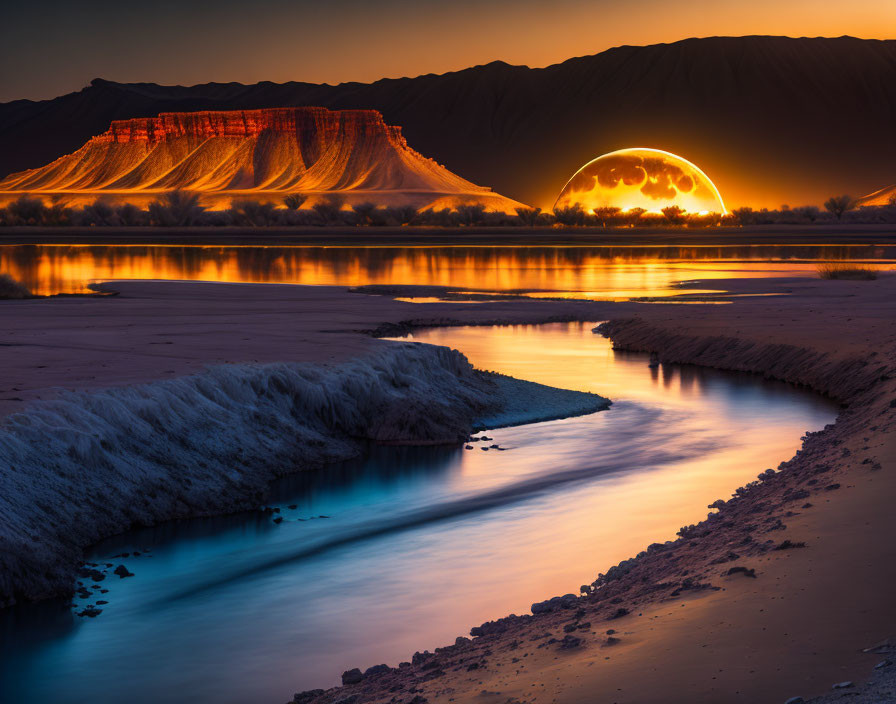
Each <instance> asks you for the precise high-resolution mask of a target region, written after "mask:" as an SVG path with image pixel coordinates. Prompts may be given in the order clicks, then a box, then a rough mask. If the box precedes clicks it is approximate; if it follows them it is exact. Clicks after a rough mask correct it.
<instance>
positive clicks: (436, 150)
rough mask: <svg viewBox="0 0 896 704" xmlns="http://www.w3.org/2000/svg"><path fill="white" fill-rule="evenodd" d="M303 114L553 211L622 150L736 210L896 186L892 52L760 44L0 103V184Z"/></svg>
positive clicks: (746, 41) (107, 90) (104, 87)
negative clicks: (361, 124) (395, 130)
mask: <svg viewBox="0 0 896 704" xmlns="http://www.w3.org/2000/svg"><path fill="white" fill-rule="evenodd" d="M307 105H317V106H323V107H328V108H330V109H341V110H344V109H374V110H378V111H379V112H381V113H382V114H383V116H384V117H385V119H386V121H387V122H388V123H390V124H399V125H402V127H403V130H404V134H405V136H406V138H407V140H408V143H409V144H410V145H411V147H413V148H414V149H416V150H418V151H420V152H422V153H424V154H426V155H427V156H430V157H432V158H434V159H435V160H437V161H438V162H440V163H442V164H444V165H445V166H446V167H447V168H449V169H450V170H452V171H454V172H455V173H458V174H460V175H461V176H463V177H464V178H466V179H469V180H471V181H474V182H476V183H481V184H484V185H487V186H491V187H492V188H494V189H495V190H496V191H498V192H501V193H504V194H506V195H508V196H510V197H512V198H516V199H518V200H521V201H523V202H527V203H533V204H536V205H543V206H545V205H546V206H549V205H550V203H551V202H552V201H553V198H554V197H555V196H556V194H557V193H558V192H559V190H560V188H562V186H563V184H564V183H565V182H566V180H567V179H568V178H569V177H570V176H571V175H572V173H573V172H574V171H575V170H576V169H577V168H578V167H580V166H581V165H582V164H583V163H585V162H586V161H588V160H589V159H591V158H593V157H595V156H598V155H599V154H602V153H605V152H608V151H612V150H614V149H618V148H621V147H627V146H644V147H656V148H660V149H665V150H668V151H672V152H675V153H677V154H681V155H682V156H685V157H686V158H688V159H690V160H691V161H693V162H695V163H696V164H698V165H699V166H700V167H702V168H703V170H704V171H706V172H707V174H708V175H709V176H710V178H712V179H713V180H714V181H715V183H716V184H717V185H718V186H719V188H720V190H721V191H722V193H723V195H724V196H725V198H726V201H727V202H728V203H729V204H730V205H732V206H736V205H738V204H741V203H750V204H757V205H770V206H777V205H780V204H781V203H782V202H789V203H791V204H796V203H802V202H816V203H818V202H821V201H822V200H823V199H824V198H826V197H827V196H829V195H831V194H833V193H839V192H849V193H851V194H853V195H856V196H858V195H863V194H864V193H868V192H871V191H874V190H877V189H879V188H881V187H882V186H885V185H888V184H890V183H892V182H893V181H894V180H896V41H893V40H886V41H880V40H863V39H854V38H851V37H840V38H831V39H828V38H811V39H809V38H801V39H791V38H785V37H758V36H757V37H714V38H707V39H687V40H683V41H680V42H675V43H672V44H657V45H651V46H645V47H636V46H620V47H616V48H614V49H610V50H608V51H604V52H602V53H600V54H596V55H593V56H584V57H578V58H573V59H569V60H568V61H565V62H563V63H560V64H556V65H553V66H548V67H546V68H540V69H530V68H527V67H525V66H511V65H509V64H506V63H502V62H494V63H491V64H487V65H484V66H476V67H473V68H469V69H465V70H462V71H457V72H453V73H446V74H443V75H434V74H429V75H423V76H418V77H416V78H399V79H383V80H380V81H376V82H374V83H369V84H364V83H342V84H339V85H335V86H334V85H315V84H309V83H297V82H296V83H283V84H276V83H269V82H262V83H257V84H254V85H242V84H239V83H208V84H204V85H198V86H191V87H183V86H160V85H156V84H152V83H136V84H124V83H113V82H111V81H105V80H101V79H96V80H94V81H92V82H91V84H90V85H89V86H88V87H86V88H84V89H83V90H81V91H78V92H76V93H70V94H68V95H64V96H61V97H59V98H55V99H53V100H46V101H37V102H34V101H27V100H18V101H13V102H10V103H5V104H0V177H2V176H4V175H6V174H8V173H12V172H15V171H21V170H23V169H27V168H34V167H37V166H42V165H44V164H46V163H48V162H50V161H52V160H53V159H56V158H58V157H59V156H61V155H63V154H66V153H70V152H72V151H74V150H75V149H77V148H78V147H80V145H81V144H83V143H84V142H85V141H87V140H88V139H90V138H91V137H93V136H95V135H98V134H100V133H102V132H103V131H104V130H105V129H106V128H107V126H108V125H109V123H110V122H112V121H113V120H123V119H130V118H134V117H153V116H155V115H157V114H159V113H161V112H184V111H200V110H235V109H254V108H267V107H296V106H307Z"/></svg>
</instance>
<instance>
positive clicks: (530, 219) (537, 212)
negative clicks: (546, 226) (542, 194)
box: [516, 208, 542, 227]
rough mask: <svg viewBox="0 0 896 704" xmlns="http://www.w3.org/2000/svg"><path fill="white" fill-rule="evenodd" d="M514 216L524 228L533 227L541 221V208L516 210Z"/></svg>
mask: <svg viewBox="0 0 896 704" xmlns="http://www.w3.org/2000/svg"><path fill="white" fill-rule="evenodd" d="M516 216H517V218H518V220H519V224H520V225H523V226H525V227H535V226H536V225H538V224H540V223H541V221H542V217H541V208H516Z"/></svg>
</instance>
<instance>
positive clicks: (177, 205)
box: [149, 191, 205, 227]
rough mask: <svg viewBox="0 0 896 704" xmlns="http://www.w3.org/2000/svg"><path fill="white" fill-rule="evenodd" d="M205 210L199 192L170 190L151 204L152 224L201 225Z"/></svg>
mask: <svg viewBox="0 0 896 704" xmlns="http://www.w3.org/2000/svg"><path fill="white" fill-rule="evenodd" d="M204 212H205V208H204V207H203V206H201V205H199V194H198V193H191V192H189V191H169V192H168V193H164V194H163V195H162V197H161V198H160V199H159V200H157V201H154V202H152V203H150V204H149V220H150V224H152V225H160V226H162V227H184V226H188V225H199V224H201V221H202V214H203V213H204Z"/></svg>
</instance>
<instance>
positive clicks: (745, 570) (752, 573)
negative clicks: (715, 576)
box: [722, 566, 756, 579]
mask: <svg viewBox="0 0 896 704" xmlns="http://www.w3.org/2000/svg"><path fill="white" fill-rule="evenodd" d="M736 574H742V575H743V576H744V577H752V578H753V579H756V570H755V569H752V568H749V567H741V566H737V567H732V568H731V569H730V570H728V571H727V572H725V573H724V574H723V575H722V576H723V577H731V576H733V575H736Z"/></svg>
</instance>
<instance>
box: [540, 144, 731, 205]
mask: <svg viewBox="0 0 896 704" xmlns="http://www.w3.org/2000/svg"><path fill="white" fill-rule="evenodd" d="M576 203H579V204H580V205H581V206H582V207H583V208H584V209H585V210H587V211H589V212H593V211H594V210H595V209H598V208H619V209H621V210H623V211H627V210H631V209H633V208H643V209H644V210H646V211H648V212H660V211H661V210H662V209H663V208H665V207H667V206H678V207H680V208H681V209H682V210H686V211H688V212H690V213H701V214H702V213H707V212H716V213H727V212H728V211H727V210H726V208H725V203H724V201H723V200H722V195H721V194H720V193H719V189H718V188H716V186H715V184H714V183H713V182H712V181H711V180H710V178H709V177H708V176H707V175H706V174H705V173H703V171H702V170H701V169H700V168H699V167H698V166H697V165H696V164H693V163H691V162H690V161H688V160H687V159H684V158H683V157H680V156H678V155H676V154H672V153H671V152H667V151H663V150H661V149H650V148H645V147H633V148H627V149H618V150H616V151H614V152H610V153H608V154H604V155H603V156H599V157H598V158H597V159H593V160H592V161H589V162H588V163H587V164H585V165H584V166H583V167H582V168H581V169H579V170H578V171H577V172H576V173H575V174H574V175H573V177H572V178H571V179H569V181H567V183H566V185H565V186H564V187H563V190H562V191H561V192H560V195H559V196H558V197H557V201H556V203H555V204H554V208H555V209H556V208H564V207H570V206H573V205H575V204H576Z"/></svg>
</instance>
